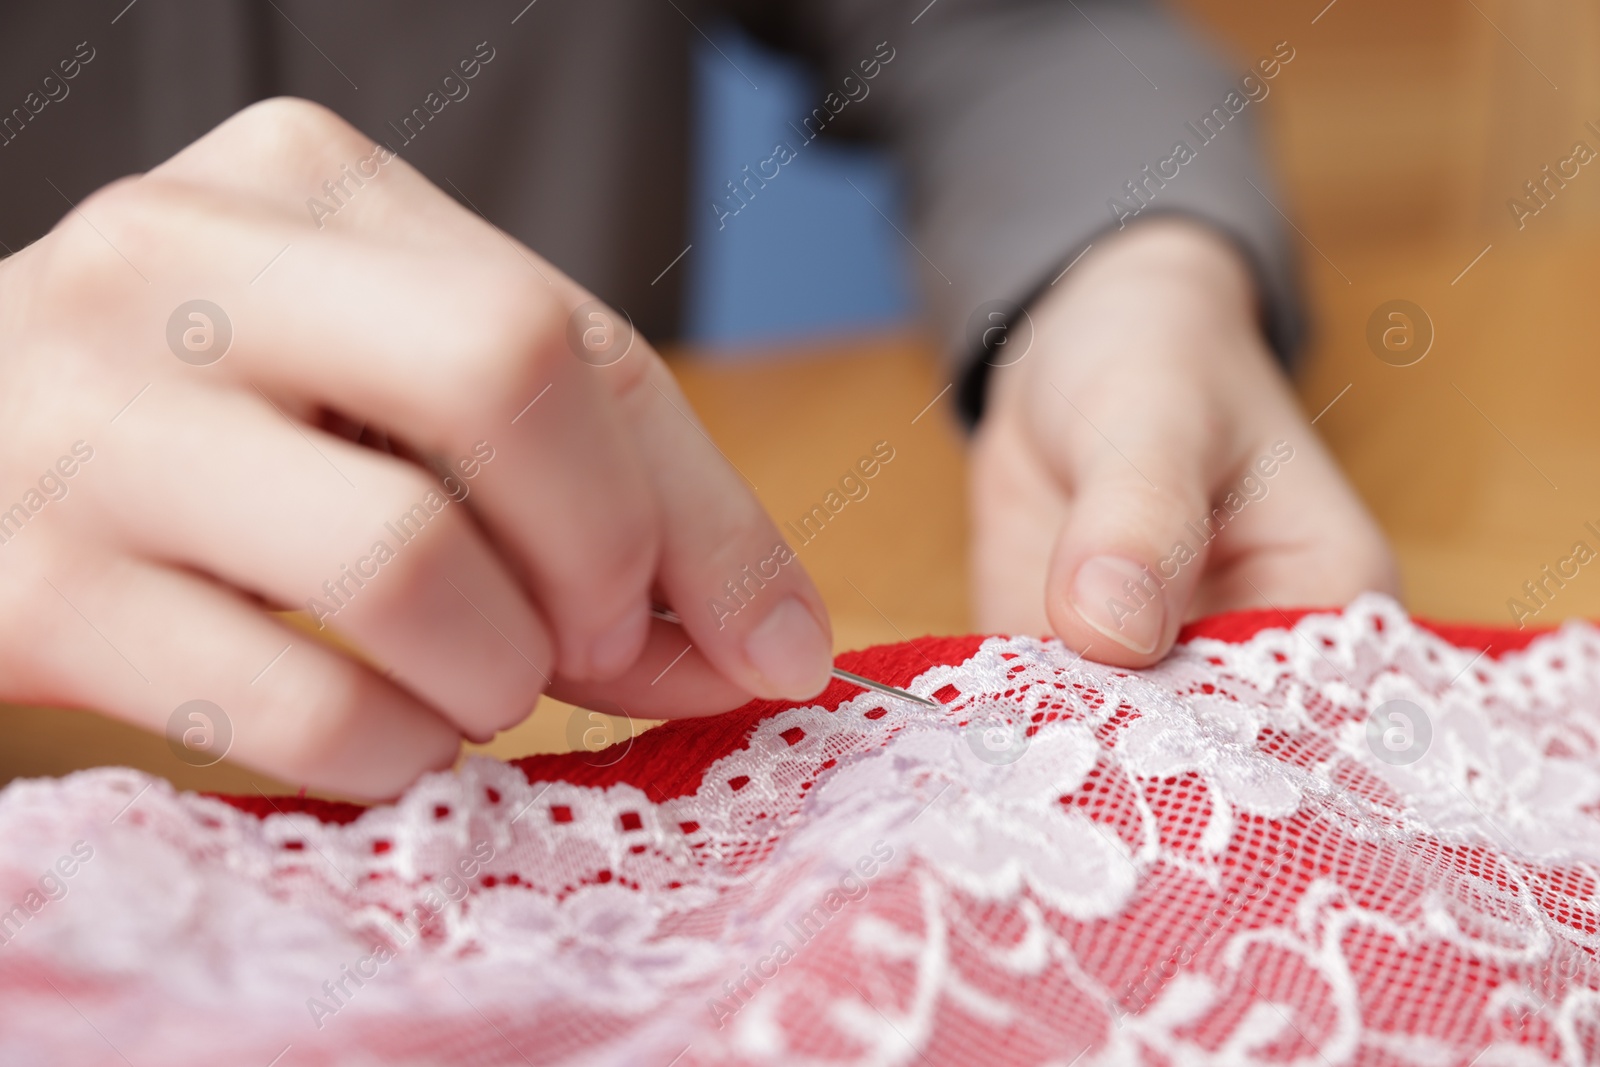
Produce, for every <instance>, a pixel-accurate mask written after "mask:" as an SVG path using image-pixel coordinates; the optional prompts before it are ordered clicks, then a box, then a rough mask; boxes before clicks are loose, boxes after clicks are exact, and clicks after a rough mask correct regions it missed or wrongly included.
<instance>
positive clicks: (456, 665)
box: [95, 382, 554, 739]
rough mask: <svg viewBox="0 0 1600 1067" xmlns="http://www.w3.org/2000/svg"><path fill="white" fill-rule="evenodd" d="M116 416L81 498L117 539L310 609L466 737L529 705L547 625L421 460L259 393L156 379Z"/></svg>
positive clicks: (542, 663) (539, 680)
mask: <svg viewBox="0 0 1600 1067" xmlns="http://www.w3.org/2000/svg"><path fill="white" fill-rule="evenodd" d="M117 426H118V441H117V447H115V448H107V449H103V450H102V456H103V458H102V459H101V460H100V462H102V463H104V464H105V465H106V468H108V469H106V470H105V471H104V474H103V475H102V476H101V477H100V478H99V479H98V481H97V482H96V495H95V499H96V501H97V503H98V506H100V507H102V508H104V509H105V513H106V517H105V521H106V522H108V523H110V522H115V523H116V524H117V526H118V527H119V528H120V532H121V534H122V536H123V537H124V538H125V542H124V543H126V544H127V545H129V546H130V548H131V549H132V550H133V551H136V552H141V553H143V554H145V555H147V556H148V557H150V558H154V559H160V560H164V561H168V562H171V563H175V564H179V565H183V566H188V567H193V568H196V569H199V570H202V571H204V572H206V573H209V574H213V575H216V576H218V577H219V578H221V579H223V580H225V581H227V582H229V583H230V584H232V585H234V586H236V587H238V588H241V589H247V590H250V591H252V592H254V593H256V594H257V595H259V596H262V597H264V598H265V599H267V600H268V601H270V602H273V603H277V604H282V605H285V606H289V607H294V608H298V609H301V610H305V611H308V612H309V613H311V615H312V616H313V618H314V619H315V620H316V621H317V622H318V624H319V625H321V626H327V627H332V628H333V629H334V630H336V631H338V632H339V633H341V634H343V635H345V636H347V637H348V638H349V639H350V640H351V642H352V643H354V644H355V645H356V646H357V647H359V648H360V649H361V650H362V651H363V652H364V653H365V654H366V655H367V656H369V657H370V658H371V659H372V661H373V662H374V663H375V664H377V665H378V666H379V667H380V668H381V669H383V670H385V671H387V672H388V673H389V674H390V676H391V677H392V678H393V680H394V681H395V682H397V683H398V684H400V685H403V686H405V687H406V688H407V689H408V690H410V691H411V692H412V693H414V694H416V695H417V696H418V697H420V698H421V699H422V700H424V701H426V702H428V703H429V704H431V705H432V706H433V707H435V708H437V709H439V710H440V711H441V712H442V713H443V714H444V715H445V716H447V717H448V718H449V719H450V720H451V721H452V722H454V723H455V724H456V725H457V726H458V727H459V728H460V729H461V730H462V731H463V732H465V733H466V734H468V735H469V736H471V737H473V738H475V739H487V738H488V737H489V736H491V735H492V734H493V733H494V732H495V731H496V730H500V729H504V728H506V727H508V726H511V725H513V724H514V723H516V722H518V721H520V720H521V719H522V718H524V717H526V716H527V714H528V713H529V712H530V711H532V709H533V707H534V705H535V703H536V702H537V700H538V696H539V694H540V692H542V691H543V689H544V688H545V686H546V685H547V684H548V681H549V677H550V675H552V674H553V673H554V663H553V660H554V655H553V649H552V642H551V640H550V637H549V635H548V632H547V629H546V627H545V624H544V623H543V621H542V620H541V619H540V618H539V615H538V613H537V612H536V611H535V610H534V608H533V607H532V605H531V604H529V603H528V601H527V599H526V597H525V596H524V595H523V593H522V592H521V589H520V587H519V586H518V584H517V582H516V580H515V578H514V577H513V576H512V575H511V574H510V572H509V571H508V570H507V569H506V567H505V566H504V565H503V563H502V562H501V561H500V560H499V559H498V558H497V556H496V554H495V552H494V551H493V549H492V548H491V546H490V545H489V544H488V543H487V541H486V540H485V539H484V537H483V536H482V534H481V533H480V532H479V530H478V529H477V527H476V525H475V523H474V522H473V520H472V518H471V516H470V514H469V513H468V511H467V510H466V508H465V506H464V505H463V504H462V503H460V502H458V501H457V500H456V499H453V498H452V496H451V494H450V493H449V492H448V491H446V490H445V489H444V487H442V486H441V485H440V484H439V482H438V481H437V480H436V479H435V478H434V477H432V476H431V475H430V474H428V473H427V472H426V471H423V470H421V469H419V468H417V467H415V466H413V465H412V464H409V463H405V462H403V461H401V460H398V459H395V458H393V457H390V456H387V455H384V454H382V453H379V452H376V451H373V450H370V449H366V448H361V447H358V446H355V445H352V444H349V443H348V442H346V441H344V440H342V439H340V438H338V437H335V436H333V435H330V434H325V433H322V432H320V431H318V430H316V429H313V428H310V427H304V426H298V425H296V424H294V423H292V422H291V421H290V420H289V418H288V416H287V415H286V414H285V413H283V412H281V411H278V410H274V408H273V406H272V403H271V401H269V400H267V399H266V398H265V397H263V396H261V395H259V394H249V395H245V394H239V393H234V392H232V391H218V390H210V389H198V390H197V389H193V388H189V387H185V386H184V385H183V384H182V383H173V382H165V383H162V384H161V385H160V386H157V387H154V388H152V389H150V390H149V391H148V393H147V394H146V395H145V396H144V397H143V398H141V400H140V404H139V405H138V406H136V407H135V408H132V409H130V410H129V411H128V412H127V414H125V415H124V416H123V418H122V419H120V420H119V422H118V424H117ZM173 471H182V472H183V475H182V477H178V478H174V477H171V476H170V473H169V472H173ZM457 488H458V489H459V488H462V483H457ZM467 498H468V499H470V493H469V494H468V496H467Z"/></svg>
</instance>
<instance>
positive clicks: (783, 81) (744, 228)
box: [684, 27, 914, 349]
mask: <svg viewBox="0 0 1600 1067" xmlns="http://www.w3.org/2000/svg"><path fill="white" fill-rule="evenodd" d="M714 36H715V38H716V42H717V47H718V48H720V49H721V50H722V54H719V53H718V51H717V49H716V48H713V47H711V45H709V44H705V43H702V44H701V45H700V47H699V48H698V50H697V52H696V55H695V93H696V101H695V106H696V108H697V120H698V125H699V131H700V133H699V143H698V144H697V145H696V146H695V161H694V173H693V174H692V175H691V178H690V201H689V239H690V241H691V242H692V243H693V245H694V247H693V249H692V250H691V251H690V252H689V254H688V255H687V256H685V257H684V266H685V267H686V268H687V271H688V276H687V279H686V282H687V285H686V293H685V305H686V306H685V308H684V334H685V338H686V339H687V340H689V341H691V342H693V343H696V344H700V345H705V346H710V347H711V348H713V349H715V348H719V347H720V348H724V349H728V348H731V347H734V346H738V347H740V348H741V349H747V347H748V346H750V345H753V344H754V345H760V344H763V343H774V342H785V341H793V340H797V339H800V338H804V337H808V336H814V335H818V334H830V333H831V334H837V333H843V332H848V331H851V330H863V329H872V328H882V327H885V326H890V325H893V324H895V323H899V322H904V321H905V320H906V319H908V318H910V317H911V315H912V313H913V310H914V299H913V296H912V283H911V277H910V271H909V269H908V263H907V260H906V255H907V253H908V252H909V249H908V248H907V247H906V245H905V242H904V241H903V240H902V239H901V237H900V235H899V234H897V233H895V231H894V229H893V228H892V227H891V226H890V224H889V223H888V222H886V221H885V220H884V218H883V216H882V215H879V214H878V211H877V210H874V205H876V207H877V208H879V209H881V210H882V211H883V213H884V214H885V215H887V216H888V217H889V218H891V219H893V220H894V224H895V225H896V226H899V227H900V228H901V229H902V230H903V229H905V223H904V221H902V218H901V198H900V190H899V183H898V182H897V180H896V178H895V175H894V172H893V169H892V168H891V166H890V164H889V161H888V160H887V159H886V158H885V157H884V156H883V155H882V154H881V153H879V152H875V151H872V150H870V149H864V148H858V147H854V146H840V145H837V144H831V143H828V141H827V140H826V138H822V139H818V140H814V141H811V142H809V143H804V144H803V143H802V138H801V137H800V135H799V134H798V133H796V132H795V129H794V127H791V126H790V125H789V124H790V123H794V124H795V126H801V120H802V119H803V118H804V117H805V116H807V115H809V114H810V113H811V109H812V108H814V107H818V106H820V105H821V102H822V98H823V96H825V95H826V93H827V87H825V86H818V85H817V84H815V82H814V81H813V80H812V79H811V78H809V77H808V76H807V74H806V72H805V71H804V69H803V68H802V67H801V66H800V65H799V64H798V63H796V62H794V61H792V60H789V59H787V58H785V57H781V56H777V55H775V54H773V53H772V52H769V51H767V50H765V49H763V48H761V47H760V46H758V45H757V44H755V42H753V41H752V40H750V38H749V37H747V36H746V35H744V34H743V33H740V32H739V31H738V30H737V29H734V28H732V27H720V28H719V29H718V30H716V31H714ZM741 71H742V72H743V73H741ZM746 76H748V78H749V80H748V81H747V80H746ZM751 82H754V83H755V85H756V86H758V87H759V88H753V87H752V85H751ZM850 106H852V107H856V106H860V107H871V106H873V102H872V98H871V97H870V96H868V97H867V99H866V100H864V101H862V102H861V103H860V104H852V105H850ZM779 140H782V141H784V142H786V143H787V144H789V145H790V146H792V147H793V148H794V149H795V150H796V157H795V158H794V159H793V160H792V161H791V162H789V163H787V164H783V165H782V166H780V167H779V171H778V176H777V177H775V178H772V179H771V180H769V181H767V182H766V185H765V187H764V188H758V189H757V191H756V192H755V193H754V195H753V196H750V197H749V200H748V203H746V204H745V205H744V206H743V207H742V208H741V209H740V210H739V212H738V214H737V215H729V216H728V217H725V218H723V219H722V220H721V223H720V228H719V220H718V212H717V211H716V210H714V209H713V207H712V205H713V203H715V202H722V203H723V204H724V205H734V206H737V204H738V201H736V200H734V199H732V198H731V195H730V194H729V192H728V190H727V186H726V183H727V182H729V181H733V182H735V183H738V182H739V181H740V180H741V179H742V178H743V177H744V172H743V168H744V167H746V166H749V167H750V170H751V172H752V173H754V172H755V171H756V170H757V164H759V163H760V162H761V161H763V160H766V159H768V158H769V157H771V156H772V154H773V146H774V144H775V143H776V142H777V141H779ZM766 169H767V171H768V173H770V172H771V170H772V167H771V166H770V165H769V166H768V167H767V168H766ZM851 183H854V185H855V188H851ZM857 190H859V192H858V191H857ZM869 200H870V203H869V202H868V201H869Z"/></svg>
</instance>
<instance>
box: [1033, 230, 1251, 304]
mask: <svg viewBox="0 0 1600 1067" xmlns="http://www.w3.org/2000/svg"><path fill="white" fill-rule="evenodd" d="M1096 244H1097V246H1098V247H1096V248H1095V249H1094V250H1093V251H1091V252H1090V254H1089V255H1087V256H1085V257H1084V258H1083V262H1082V263H1080V264H1079V265H1078V268H1077V269H1076V270H1074V271H1073V274H1076V275H1078V276H1077V277H1076V278H1072V276H1071V275H1069V276H1068V278H1066V279H1063V280H1062V285H1060V286H1058V287H1055V288H1054V290H1053V291H1051V292H1049V293H1047V294H1046V295H1045V296H1044V297H1043V298H1042V299H1041V300H1040V303H1039V307H1040V311H1041V313H1042V314H1048V313H1049V311H1050V310H1052V309H1053V308H1054V307H1055V306H1057V305H1060V304H1064V303H1067V302H1074V301H1076V300H1080V299H1082V300H1095V301H1101V300H1104V299H1107V298H1111V299H1114V300H1115V301H1116V303H1117V304H1119V305H1121V304H1142V305H1145V307H1146V309H1147V310H1148V308H1149V307H1150V306H1151V305H1152V303H1155V302H1159V303H1158V304H1157V306H1161V305H1164V304H1166V303H1168V302H1171V303H1175V304H1176V305H1177V306H1178V307H1180V308H1184V307H1190V306H1193V307H1195V308H1197V309H1198V308H1203V309H1206V310H1208V311H1210V312H1212V313H1213V314H1215V315H1217V316H1229V317H1231V318H1232V319H1234V320H1236V321H1243V322H1247V323H1249V325H1250V326H1251V327H1252V328H1254V327H1255V325H1256V321H1257V314H1258V310H1259V299H1258V293H1257V288H1256V280H1255V276H1254V273H1253V272H1252V270H1251V267H1250V264H1249V262H1248V260H1246V258H1245V256H1244V254H1243V253H1242V252H1241V251H1240V250H1239V248H1238V246H1237V245H1235V244H1234V243H1233V241H1231V240H1229V239H1228V238H1227V237H1226V236H1224V235H1223V234H1221V233H1220V232H1218V231H1217V230H1216V229H1214V228H1213V227H1211V226H1209V225H1207V224H1205V223H1203V222H1200V221H1198V220H1194V219H1188V218H1182V217H1178V216H1168V217H1164V218H1154V219H1150V220H1148V221H1145V222H1141V223H1136V224H1135V225H1133V226H1130V227H1129V228H1128V229H1126V230H1122V231H1118V232H1116V233H1114V234H1111V235H1110V236H1109V237H1106V238H1102V239H1101V240H1100V241H1098V242H1096ZM1069 280H1070V284H1069Z"/></svg>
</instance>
